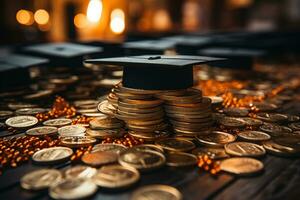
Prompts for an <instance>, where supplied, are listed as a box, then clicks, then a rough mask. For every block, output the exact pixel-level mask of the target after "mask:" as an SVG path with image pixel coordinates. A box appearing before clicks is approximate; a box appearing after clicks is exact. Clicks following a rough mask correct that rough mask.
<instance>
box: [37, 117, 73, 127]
mask: <svg viewBox="0 0 300 200" xmlns="http://www.w3.org/2000/svg"><path fill="white" fill-rule="evenodd" d="M71 123H72V120H70V119H63V118H59V119H49V120H47V121H44V122H43V125H45V126H55V127H61V126H67V125H69V124H71Z"/></svg>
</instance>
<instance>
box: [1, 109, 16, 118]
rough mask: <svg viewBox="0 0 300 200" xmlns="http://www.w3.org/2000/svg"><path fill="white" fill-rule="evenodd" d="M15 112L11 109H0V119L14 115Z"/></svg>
mask: <svg viewBox="0 0 300 200" xmlns="http://www.w3.org/2000/svg"><path fill="white" fill-rule="evenodd" d="M13 114H14V113H13V112H12V111H10V110H0V119H6V118H8V117H10V116H12V115H13Z"/></svg>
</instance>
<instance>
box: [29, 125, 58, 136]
mask: <svg viewBox="0 0 300 200" xmlns="http://www.w3.org/2000/svg"><path fill="white" fill-rule="evenodd" d="M56 133H57V128H56V127H54V126H39V127H35V128H31V129H29V130H27V131H26V135H31V136H44V135H51V134H56Z"/></svg>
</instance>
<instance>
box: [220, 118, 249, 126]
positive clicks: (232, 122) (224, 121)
mask: <svg viewBox="0 0 300 200" xmlns="http://www.w3.org/2000/svg"><path fill="white" fill-rule="evenodd" d="M219 123H220V124H221V125H223V126H225V127H229V128H242V127H244V126H246V123H245V122H244V121H243V120H242V119H240V118H233V117H224V118H221V119H220V120H219Z"/></svg>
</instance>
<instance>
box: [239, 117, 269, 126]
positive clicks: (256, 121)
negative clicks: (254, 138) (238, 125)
mask: <svg viewBox="0 0 300 200" xmlns="http://www.w3.org/2000/svg"><path fill="white" fill-rule="evenodd" d="M240 119H241V120H243V121H244V122H245V123H246V126H260V125H262V124H263V122H262V121H261V120H259V119H255V118H250V117H243V118H240Z"/></svg>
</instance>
